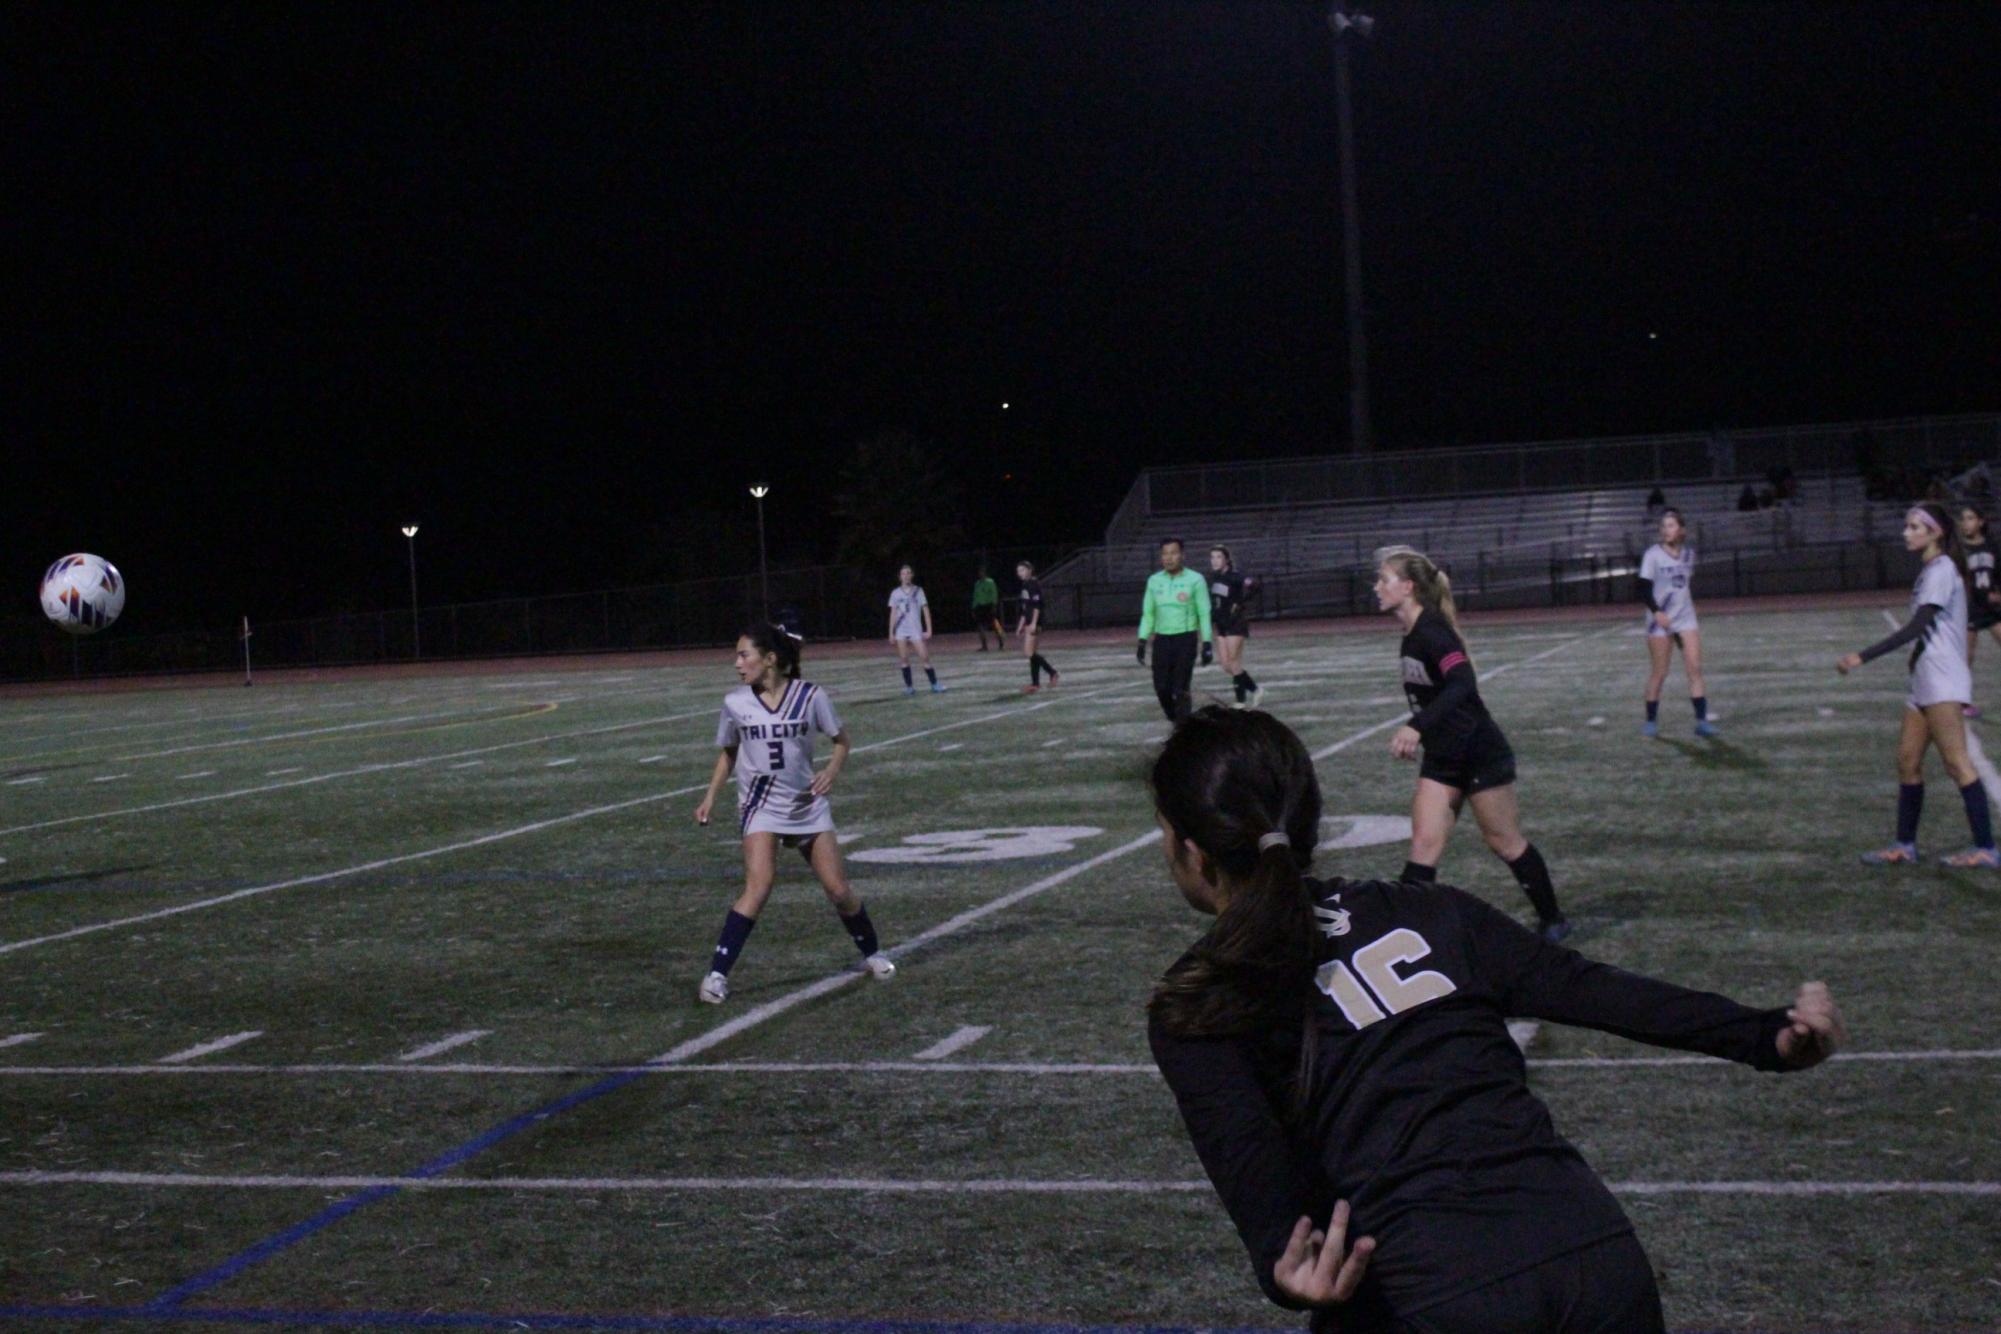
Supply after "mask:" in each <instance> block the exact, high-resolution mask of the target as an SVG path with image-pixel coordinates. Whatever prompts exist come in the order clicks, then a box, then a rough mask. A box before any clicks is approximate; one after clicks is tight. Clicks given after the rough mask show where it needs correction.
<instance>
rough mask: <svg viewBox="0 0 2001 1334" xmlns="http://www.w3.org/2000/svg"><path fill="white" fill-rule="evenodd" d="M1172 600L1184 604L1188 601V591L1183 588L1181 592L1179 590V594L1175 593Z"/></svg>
mask: <svg viewBox="0 0 2001 1334" xmlns="http://www.w3.org/2000/svg"><path fill="white" fill-rule="evenodd" d="M1174 600H1175V601H1176V602H1186V601H1188V590H1187V589H1185V588H1184V589H1182V590H1181V591H1180V592H1178V593H1176V594H1175V595H1174Z"/></svg>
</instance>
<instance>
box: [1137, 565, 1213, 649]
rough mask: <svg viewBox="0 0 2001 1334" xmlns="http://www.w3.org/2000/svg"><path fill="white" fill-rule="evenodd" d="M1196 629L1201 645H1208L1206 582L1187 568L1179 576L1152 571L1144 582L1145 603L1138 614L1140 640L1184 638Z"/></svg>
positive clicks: (1161, 571) (1207, 595)
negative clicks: (1163, 636)
mask: <svg viewBox="0 0 2001 1334" xmlns="http://www.w3.org/2000/svg"><path fill="white" fill-rule="evenodd" d="M1196 629H1199V630H1201V631H1202V642H1203V643H1205V644H1206V643H1208V642H1209V640H1210V634H1209V581H1208V580H1207V579H1204V578H1203V577H1202V576H1201V575H1199V574H1197V573H1195V571H1193V570H1190V569H1187V568H1183V569H1182V571H1181V573H1180V574H1169V573H1168V572H1167V571H1166V570H1155V571H1154V572H1153V577H1152V578H1151V579H1148V580H1147V581H1146V602H1145V603H1144V604H1143V605H1142V606H1141V607H1140V613H1139V637H1140V638H1141V639H1145V638H1146V637H1147V636H1148V635H1185V634H1187V633H1188V632H1189V631H1190V630H1196Z"/></svg>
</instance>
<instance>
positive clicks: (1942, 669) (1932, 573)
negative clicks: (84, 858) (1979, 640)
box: [1910, 555, 1973, 708]
mask: <svg viewBox="0 0 2001 1334" xmlns="http://www.w3.org/2000/svg"><path fill="white" fill-rule="evenodd" d="M1920 607H1937V608H1938V614H1937V615H1936V616H1935V617H1933V619H1932V623H1931V628H1930V629H1929V630H1927V631H1925V634H1924V638H1923V639H1920V640H1919V641H1918V646H1917V648H1916V649H1914V650H1913V651H1912V653H1911V699H1910V702H1911V704H1912V705H1913V706H1914V707H1917V708H1924V707H1926V706H1927V705H1932V704H1950V703H1957V704H1971V703H1972V702H1973V669H1972V667H1970V666H1969V665H1968V664H1967V661H1966V581H1965V580H1964V579H1962V578H1960V577H1959V567H1958V566H1957V565H1954V564H1953V563H1952V557H1950V556H1944V555H1940V556H1934V557H1932V558H1931V559H1930V560H1929V561H1927V562H1925V567H1924V568H1923V569H1922V570H1919V571H1918V582H1917V584H1916V585H1915V586H1914V587H1913V588H1912V589H1911V615H1913V616H1915V615H1917V614H1918V608H1920Z"/></svg>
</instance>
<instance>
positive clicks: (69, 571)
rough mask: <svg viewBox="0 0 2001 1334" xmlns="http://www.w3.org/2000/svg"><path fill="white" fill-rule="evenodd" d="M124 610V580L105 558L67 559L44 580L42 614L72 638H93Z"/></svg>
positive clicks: (55, 566)
mask: <svg viewBox="0 0 2001 1334" xmlns="http://www.w3.org/2000/svg"><path fill="white" fill-rule="evenodd" d="M124 610H125V576H124V575H122V574H120V573H118V567H117V566H116V565H113V564H112V563H111V562H110V561H108V560H106V559H104V557H102V556H90V555H75V556H64V557H63V558H62V559H61V560H59V561H57V562H56V563H55V564H54V565H51V566H49V572H48V573H47V574H45V575H43V576H42V612H43V614H44V615H46V616H47V617H48V618H49V619H50V620H52V621H54V622H55V623H56V624H57V625H58V626H60V627H61V628H62V629H64V630H67V631H69V632H70V633H71V634H73V635H94V634H96V633H97V632H98V631H99V630H103V629H105V628H107V627H108V626H110V624H111V623H112V622H113V621H115V620H117V619H118V613H119V612H121V611H124Z"/></svg>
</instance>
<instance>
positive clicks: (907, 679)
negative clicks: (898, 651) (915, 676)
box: [903, 667, 910, 685]
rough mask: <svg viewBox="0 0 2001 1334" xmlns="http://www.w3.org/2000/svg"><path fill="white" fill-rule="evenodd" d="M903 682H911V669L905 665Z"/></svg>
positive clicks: (906, 683)
mask: <svg viewBox="0 0 2001 1334" xmlns="http://www.w3.org/2000/svg"><path fill="white" fill-rule="evenodd" d="M903 684H905V685H909V684H910V669H909V668H908V667H905V668H904V669H903Z"/></svg>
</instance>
